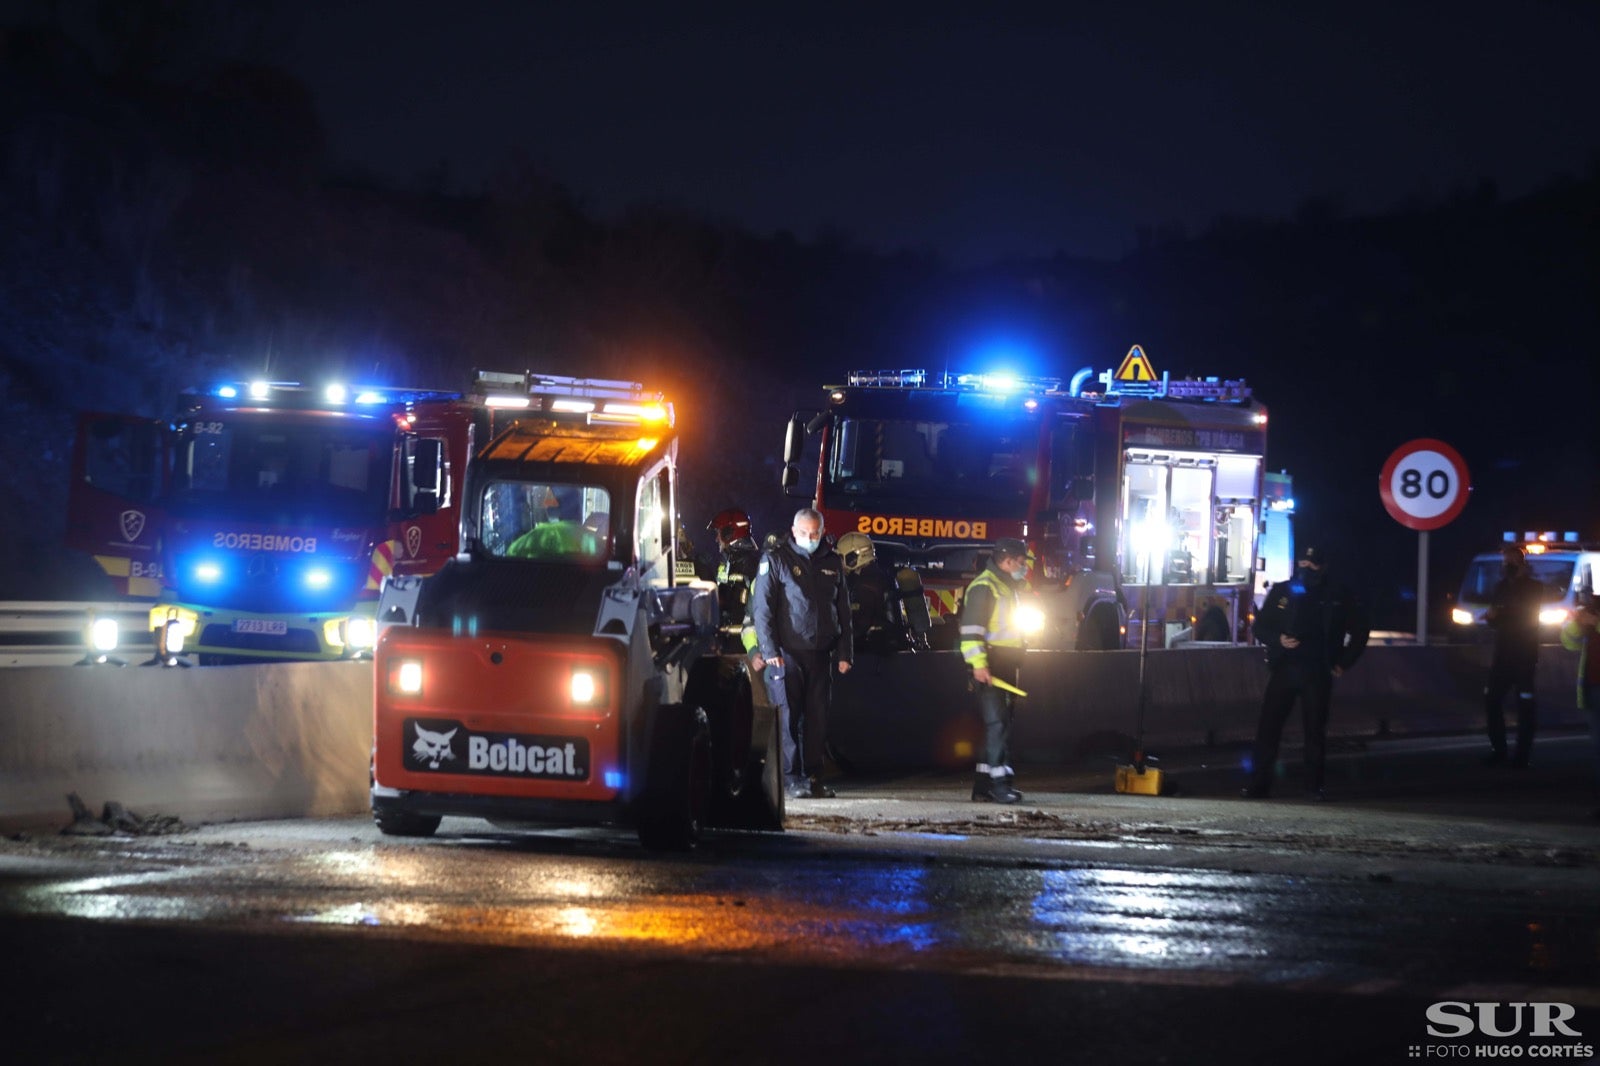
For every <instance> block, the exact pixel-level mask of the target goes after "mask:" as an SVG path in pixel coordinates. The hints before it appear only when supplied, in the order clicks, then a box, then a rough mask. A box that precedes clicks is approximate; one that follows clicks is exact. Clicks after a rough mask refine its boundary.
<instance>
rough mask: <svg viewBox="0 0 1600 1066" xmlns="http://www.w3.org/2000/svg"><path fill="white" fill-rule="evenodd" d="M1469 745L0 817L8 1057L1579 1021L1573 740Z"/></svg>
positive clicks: (1034, 1040) (1473, 1039)
mask: <svg viewBox="0 0 1600 1066" xmlns="http://www.w3.org/2000/svg"><path fill="white" fill-rule="evenodd" d="M1476 751H1477V749H1476V747H1475V746H1473V745H1470V744H1467V743H1464V742H1458V741H1454V740H1450V739H1448V738H1447V739H1443V740H1437V741H1424V742H1415V743H1408V744H1402V745H1396V746H1390V747H1385V748H1383V750H1372V747H1370V746H1368V747H1363V748H1360V749H1357V750H1345V751H1344V752H1342V753H1341V754H1340V756H1339V757H1338V760H1339V768H1338V770H1336V773H1335V778H1336V779H1337V780H1341V781H1342V782H1343V784H1344V798H1343V799H1341V801H1340V802H1339V803H1336V804H1310V803H1306V802H1303V801H1299V800H1282V801H1273V802H1272V803H1270V804H1252V803H1247V802H1245V801H1242V800H1237V799H1231V798H1229V797H1228V796H1227V795H1226V788H1227V785H1228V782H1229V781H1230V780H1231V777H1230V774H1231V773H1232V772H1233V771H1234V770H1236V767H1233V766H1229V765H1227V760H1226V759H1225V758H1223V759H1218V758H1217V753H1200V754H1198V755H1194V756H1192V757H1189V758H1188V760H1187V761H1184V760H1175V761H1174V764H1173V779H1174V780H1175V781H1176V780H1182V781H1184V782H1185V785H1186V787H1185V792H1186V794H1185V795H1183V796H1180V797H1175V798H1169V797H1165V796H1163V797H1134V796H1123V795H1117V794H1115V793H1112V792H1110V791H1109V788H1108V787H1105V786H1103V785H1102V784H1099V783H1098V782H1097V778H1098V771H1097V770H1095V769H1094V768H1090V769H1086V770H1082V771H1078V772H1073V771H1062V772H1054V773H1053V775H1051V774H1045V773H1043V772H1036V773H1034V774H1033V775H1032V776H1033V780H1032V781H1031V782H1030V784H1033V785H1034V786H1035V787H1033V788H1032V789H1030V795H1029V799H1028V802H1027V803H1026V804H1024V805H1023V809H1007V810H995V809H993V808H984V807H977V808H975V807H974V806H973V805H971V804H967V803H964V802H952V800H951V795H952V793H954V794H955V795H956V796H957V799H960V798H961V797H960V795H959V793H960V785H961V782H960V780H959V779H958V778H939V777H928V778H915V779H897V780H893V781H880V782H846V783H842V787H841V791H842V793H843V794H842V795H841V797H840V799H839V800H837V801H809V802H802V803H797V804H795V805H794V806H793V807H792V808H791V810H790V815H791V827H792V828H791V832H789V833H787V834H784V835H782V836H745V835H733V834H730V835H721V836H717V837H715V838H713V839H711V840H709V841H708V842H707V844H706V845H705V846H704V847H702V849H701V850H700V851H698V852H696V853H695V854H692V855H688V856H660V855H651V854H647V853H644V852H642V851H641V850H640V849H639V848H638V846H637V845H636V844H635V843H634V841H633V838H632V837H631V835H629V834H627V833H623V832H620V831H615V832H613V831H583V832H559V833H551V834H543V835H526V834H513V833H505V832H500V831H497V830H494V829H492V827H488V826H486V825H484V824H483V823H477V822H471V821H466V820H447V822H446V823H445V826H444V829H443V830H442V832H441V834H440V836H439V837H437V838H435V839H434V840H431V841H426V842H403V841H395V840H392V839H389V838H384V837H382V836H380V835H379V834H378V833H377V831H376V830H375V829H374V828H372V826H371V825H370V822H368V821H367V820H366V819H364V818H352V819H329V820H318V821H301V822H281V823H254V824H240V825H229V826H213V827H205V828H202V829H199V830H197V831H193V832H188V833H183V834H178V835H172V836H160V837H136V838H73V837H55V836H49V837H33V838H26V839H12V840H8V841H4V842H0V950H3V951H4V952H5V954H6V956H7V957H8V958H9V959H10V960H13V965H12V971H13V973H14V974H19V975H21V976H22V977H23V980H22V981H21V982H20V983H17V982H14V983H13V991H11V992H10V993H8V994H7V995H6V996H5V997H3V998H0V1023H3V1024H4V1027H5V1032H6V1033H7V1034H8V1043H9V1045H10V1047H11V1048H12V1049H13V1050H14V1051H15V1052H17V1053H18V1054H21V1055H23V1058H21V1059H19V1060H18V1061H108V1062H126V1061H162V1062H172V1061H206V1062H216V1061H229V1062H233V1061H248V1062H284V1061H302V1060H307V1059H314V1060H318V1061H321V1060H328V1061H333V1060H335V1059H341V1060H344V1061H359V1062H369V1061H370V1062H422V1061H429V1062H438V1061H482V1060H484V1059H487V1058H489V1057H490V1056H491V1055H492V1056H493V1057H495V1058H503V1057H505V1056H507V1055H511V1056H514V1057H515V1058H517V1059H519V1060H524V1061H556V1062H651V1063H654V1062H691V1061H705V1060H706V1059H707V1058H718V1059H730V1058H737V1059H738V1061H749V1062H778V1061H782V1062H807V1063H828V1062H858V1061H874V1062H878V1061H886V1060H889V1061H917V1062H947V1061H948V1062H957V1061H959V1062H970V1061H973V1060H983V1061H985V1062H989V1061H993V1060H999V1061H1002V1062H1008V1063H1022V1062H1082V1061H1104V1060H1106V1059H1113V1060H1118V1061H1130V1062H1174V1063H1184V1062H1230V1063H1256V1062H1269V1061H1271V1062H1276V1061H1291V1062H1297V1063H1307V1062H1311V1063H1316V1062H1328V1063H1334V1062H1341V1063H1342V1062H1350V1063H1381V1062H1400V1061H1407V1062H1414V1061H1419V1060H1420V1059H1423V1058H1427V1057H1441V1056H1442V1055H1443V1054H1444V1053H1446V1052H1453V1053H1454V1054H1455V1055H1459V1054H1460V1051H1461V1049H1462V1048H1467V1049H1469V1053H1472V1052H1475V1049H1476V1047H1477V1046H1478V1045H1480V1044H1483V1045H1488V1044H1495V1045H1504V1046H1508V1047H1509V1046H1518V1047H1522V1048H1523V1050H1524V1057H1533V1056H1539V1057H1546V1056H1548V1055H1550V1054H1551V1053H1552V1052H1555V1053H1560V1054H1563V1055H1567V1054H1570V1053H1571V1052H1573V1051H1579V1052H1581V1051H1583V1050H1584V1048H1585V1046H1587V1045H1600V904H1597V903H1596V901H1597V900H1600V850H1597V844H1600V826H1597V825H1596V824H1594V823H1591V822H1589V821H1588V820H1587V810H1586V809H1583V810H1579V809H1577V808H1576V807H1575V803H1577V802H1580V801H1581V798H1582V795H1583V789H1584V787H1586V779H1585V778H1584V777H1583V776H1582V775H1583V772H1584V770H1585V769H1586V763H1585V762H1584V760H1585V759H1586V757H1587V746H1586V741H1585V740H1584V739H1583V738H1578V737H1571V738H1566V739H1565V740H1558V739H1555V738H1552V739H1551V741H1550V743H1549V744H1548V745H1546V746H1545V747H1543V748H1542V750H1541V764H1540V766H1539V767H1536V771H1535V773H1536V775H1537V776H1535V775H1527V776H1522V777H1517V778H1496V777H1493V776H1484V775H1482V774H1479V773H1477V772H1475V771H1474V770H1469V769H1468V766H1469V765H1470V764H1471V763H1472V762H1473V761H1474V760H1475V758H1476ZM1397 771H1399V772H1397ZM1079 774H1081V775H1082V776H1078V775H1079ZM1428 782H1432V790H1431V792H1428V793H1426V794H1425V795H1424V794H1420V793H1419V791H1418V787H1419V786H1420V785H1422V784H1425V783H1428ZM1445 785H1448V786H1449V787H1444V786H1445ZM1040 786H1042V787H1040ZM19 984H20V986H19ZM1441 1000H1459V1001H1467V1002H1492V1003H1505V1004H1509V1003H1512V1002H1529V1003H1532V1002H1559V1003H1565V1004H1569V1005H1571V1006H1572V1007H1573V1009H1574V1011H1575V1012H1576V1014H1575V1017H1574V1019H1573V1022H1572V1028H1574V1029H1575V1030H1576V1031H1577V1032H1578V1033H1579V1034H1580V1036H1579V1037H1576V1038H1568V1037H1566V1036H1565V1035H1564V1034H1561V1033H1559V1032H1557V1033H1555V1034H1553V1035H1545V1036H1535V1035H1532V1034H1530V1033H1529V1032H1527V1031H1526V1029H1525V1030H1524V1031H1523V1032H1521V1033H1519V1034H1517V1035H1516V1036H1511V1037H1507V1038H1505V1039H1503V1040H1491V1039H1489V1038H1487V1037H1480V1036H1476V1035H1474V1036H1469V1037H1465V1038H1458V1039H1448V1038H1443V1037H1438V1036H1430V1035H1429V1034H1428V1032H1427V1024H1428V1022H1427V1018H1426V1016H1425V1011H1426V1009H1427V1007H1428V1005H1429V1004H1432V1003H1435V1002H1439V1001H1441ZM1508 1017H1509V1016H1502V1021H1505V1020H1506V1019H1507V1018H1508ZM1503 1027H1506V1026H1503ZM1413 1049H1415V1050H1416V1054H1413ZM1581 1057H1582V1056H1579V1058H1580V1060H1581ZM1569 1061H1570V1059H1569Z"/></svg>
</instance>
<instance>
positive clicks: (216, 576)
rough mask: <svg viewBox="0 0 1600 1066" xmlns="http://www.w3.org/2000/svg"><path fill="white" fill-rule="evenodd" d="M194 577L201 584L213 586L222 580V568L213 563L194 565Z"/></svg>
mask: <svg viewBox="0 0 1600 1066" xmlns="http://www.w3.org/2000/svg"><path fill="white" fill-rule="evenodd" d="M194 577H195V580H196V581H199V582H201V583H203V584H206V585H215V584H216V583H217V582H219V581H221V580H222V566H221V564H219V563H214V562H204V563H196V564H195V568H194Z"/></svg>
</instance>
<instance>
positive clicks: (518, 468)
mask: <svg viewBox="0 0 1600 1066" xmlns="http://www.w3.org/2000/svg"><path fill="white" fill-rule="evenodd" d="M498 386H499V392H498V393H496V394H492V395H490V396H489V397H488V398H487V401H486V402H488V403H491V404H496V405H503V406H511V405H515V409H516V415H515V417H514V418H513V419H512V420H511V421H510V423H509V424H508V425H506V426H505V427H504V428H503V429H500V430H499V431H498V432H497V433H496V435H495V436H494V437H493V438H492V439H489V440H488V441H487V442H486V443H485V444H483V445H482V446H481V447H480V448H479V449H478V450H477V452H476V453H475V455H474V456H473V458H472V461H471V463H470V464H469V466H468V468H467V471H466V477H465V481H464V485H463V488H462V492H461V498H460V504H459V506H460V515H461V541H460V544H461V550H460V552H459V553H458V554H456V555H454V556H453V557H452V558H451V559H450V560H449V561H448V562H447V563H446V564H445V565H444V567H443V568H442V569H440V570H439V571H438V572H437V573H436V574H434V575H432V576H431V577H427V578H424V579H422V580H420V581H408V580H401V581H391V582H389V583H388V584H387V586H386V590H385V593H384V596H383V599H382V602H381V604H380V608H379V613H380V617H381V618H382V619H383V622H384V625H383V628H382V632H381V634H380V636H379V639H378V645H377V650H376V656H375V658H376V663H375V667H374V700H373V762H372V810H373V816H374V818H375V820H376V822H377V824H378V828H379V829H380V830H381V831H382V832H384V833H386V834H391V835H399V836H427V835H430V834H432V833H433V832H435V831H436V830H437V829H438V827H439V824H440V821H441V819H442V818H443V817H445V816H451V815H458V816H469V817H477V818H484V819H488V820H489V821H491V822H493V823H494V824H497V825H501V826H507V827H524V826H539V825H549V824H559V825H575V824H623V825H631V826H633V827H634V828H635V829H636V831H637V833H638V835H639V838H640V840H641V841H642V842H643V843H644V844H645V845H646V846H647V847H651V848H669V849H683V848H688V847H692V846H693V845H694V843H695V842H696V840H697V839H698V838H699V835H700V832H701V830H702V828H703V827H705V826H707V825H725V826H729V825H731V826H739V827H741V828H753V829H781V828H782V825H783V813H784V810H783V802H784V793H783V789H782V787H781V785H782V780H781V774H780V767H779V755H778V751H779V749H778V722H777V718H776V715H775V714H774V713H773V710H772V708H771V707H770V706H766V705H765V703H764V702H763V704H762V705H760V706H758V705H757V704H756V703H755V701H754V700H753V697H752V693H751V685H750V682H749V678H748V674H747V672H746V668H745V664H744V660H743V657H742V656H739V655H726V656H724V655H720V654H718V651H717V649H718V640H719V631H718V623H719V608H718V599H717V593H716V588H715V586H714V585H713V584H712V583H710V582H684V581H682V579H681V578H680V571H679V568H678V567H677V566H676V565H675V563H676V547H677V546H676V543H675V542H676V537H677V529H678V524H677V521H676V518H675V515H676V502H677V499H676V497H677V461H676V455H677V435H676V429H675V426H674V423H675V416H674V412H673V409H672V405H671V404H670V403H669V402H667V400H666V399H665V398H664V397H662V396H661V395H659V394H655V393H649V392H646V391H645V390H644V389H643V388H642V386H640V385H639V384H637V383H629V382H606V381H592V380H591V381H576V380H573V379H554V378H548V377H543V378H541V377H535V376H532V375H526V376H524V377H522V378H519V379H503V380H501V381H499V382H498Z"/></svg>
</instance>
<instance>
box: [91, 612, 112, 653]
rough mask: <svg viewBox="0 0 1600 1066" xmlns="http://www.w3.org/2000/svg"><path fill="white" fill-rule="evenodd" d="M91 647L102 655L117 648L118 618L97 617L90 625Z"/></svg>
mask: <svg viewBox="0 0 1600 1066" xmlns="http://www.w3.org/2000/svg"><path fill="white" fill-rule="evenodd" d="M89 647H91V648H93V649H94V650H95V651H97V652H100V653H101V654H102V655H103V654H105V653H106V652H108V651H116V650H117V620H116V619H115V618H96V619H95V620H94V621H93V622H92V623H90V625H89Z"/></svg>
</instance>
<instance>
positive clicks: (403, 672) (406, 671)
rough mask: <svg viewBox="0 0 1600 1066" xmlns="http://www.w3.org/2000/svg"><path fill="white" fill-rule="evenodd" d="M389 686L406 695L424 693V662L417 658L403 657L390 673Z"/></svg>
mask: <svg viewBox="0 0 1600 1066" xmlns="http://www.w3.org/2000/svg"><path fill="white" fill-rule="evenodd" d="M389 688H390V689H391V690H392V691H394V692H398V693H400V694H401V695H404V696H418V695H421V694H422V664H421V663H420V662H418V661H417V660H416V659H401V660H400V661H399V662H398V663H396V664H395V667H394V672H393V673H391V674H390V675H389Z"/></svg>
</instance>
